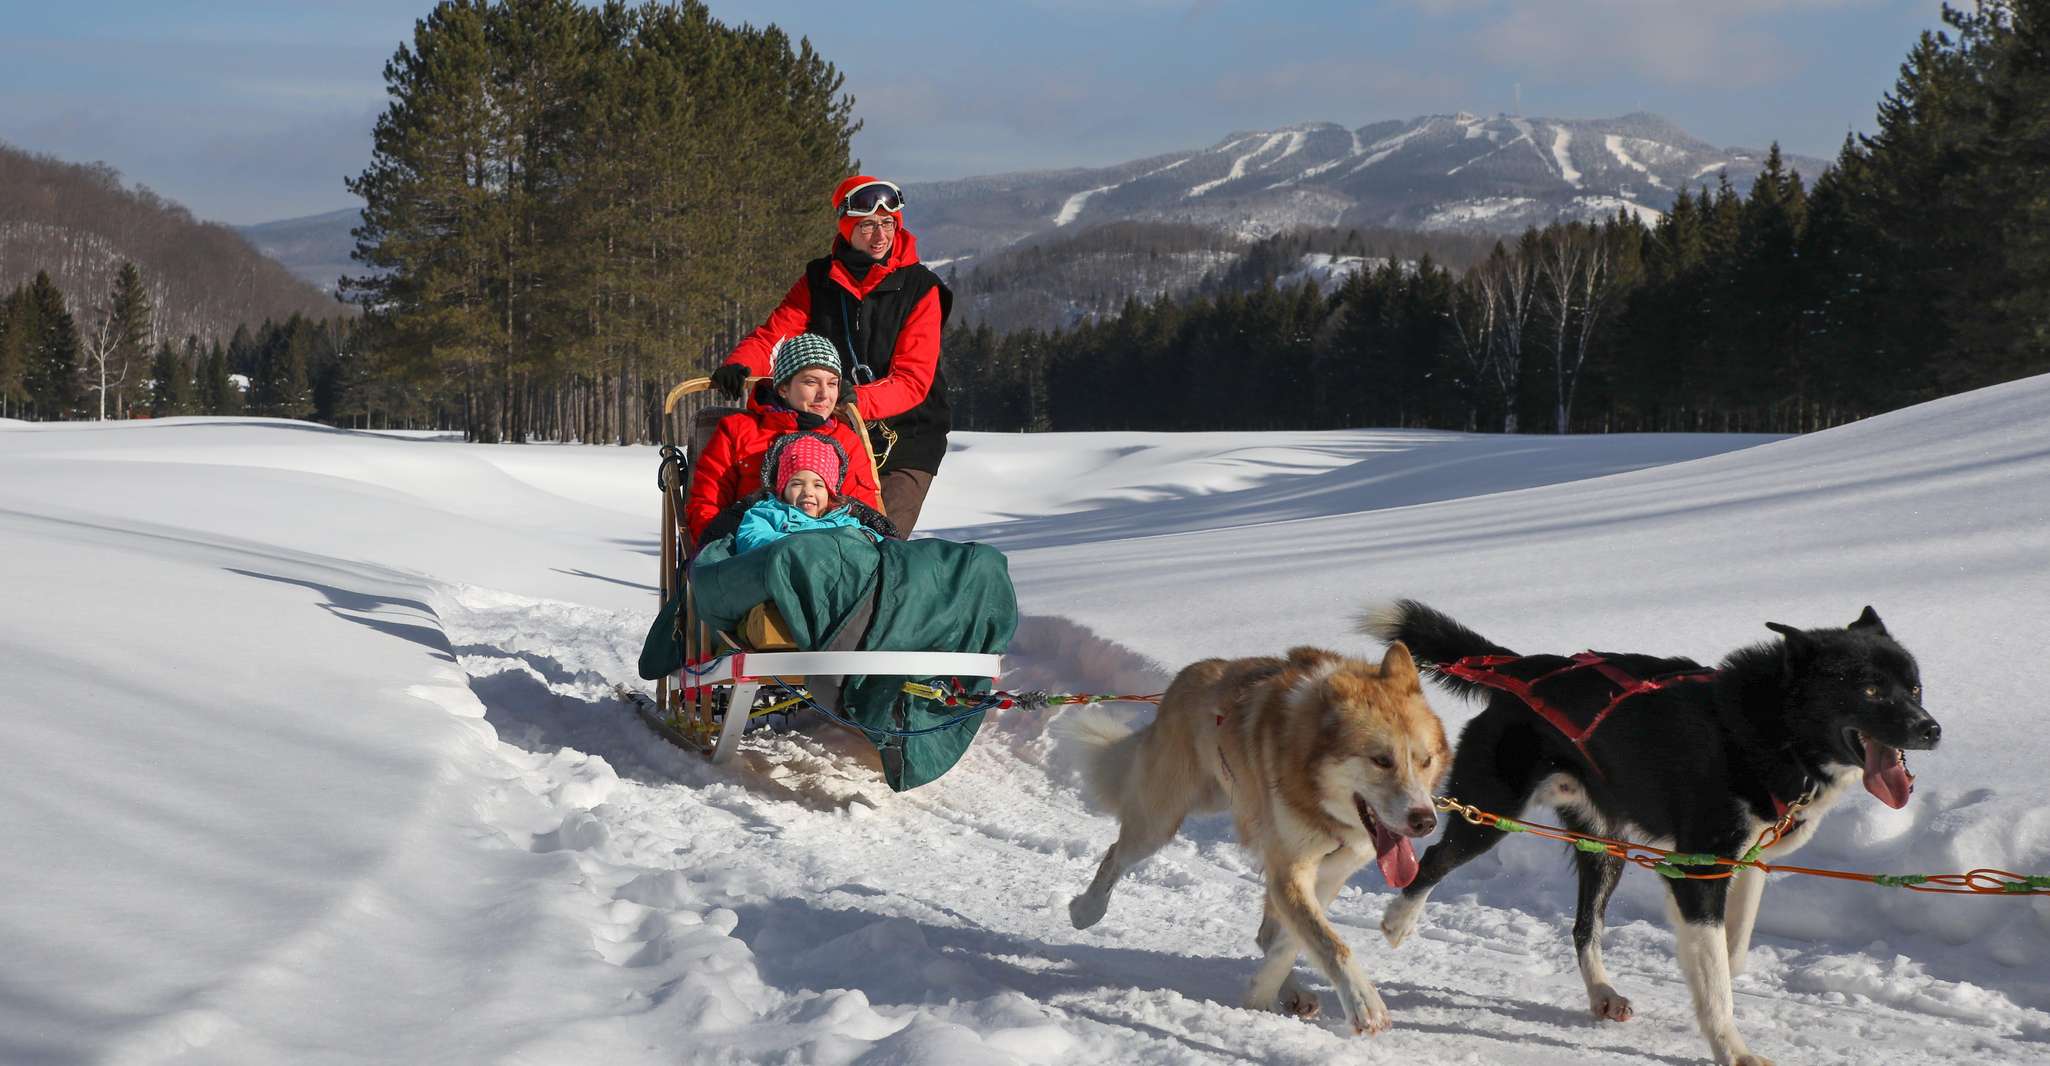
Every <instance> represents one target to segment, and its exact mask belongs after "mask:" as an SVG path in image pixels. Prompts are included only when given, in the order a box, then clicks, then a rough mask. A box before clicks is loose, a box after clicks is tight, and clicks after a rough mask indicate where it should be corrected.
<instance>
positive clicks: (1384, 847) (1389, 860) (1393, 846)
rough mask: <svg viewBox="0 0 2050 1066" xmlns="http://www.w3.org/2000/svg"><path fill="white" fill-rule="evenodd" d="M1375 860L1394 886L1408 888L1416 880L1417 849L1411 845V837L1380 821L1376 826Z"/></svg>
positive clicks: (1383, 875) (1389, 882)
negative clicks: (1389, 827) (1393, 829)
mask: <svg viewBox="0 0 2050 1066" xmlns="http://www.w3.org/2000/svg"><path fill="white" fill-rule="evenodd" d="M1374 861H1375V862H1377V863H1379V864H1380V865H1381V876H1382V877H1385V878H1387V879H1388V884H1389V885H1390V886H1392V887H1394V888H1408V887H1409V883H1410V882H1411V881H1414V880H1416V871H1417V864H1416V849H1414V848H1412V847H1410V846H1409V838H1408V837H1406V836H1403V835H1401V834H1400V833H1395V832H1392V831H1390V830H1389V829H1388V827H1386V826H1384V825H1381V824H1379V823H1376V824H1375V826H1374Z"/></svg>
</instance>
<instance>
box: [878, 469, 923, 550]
mask: <svg viewBox="0 0 2050 1066" xmlns="http://www.w3.org/2000/svg"><path fill="white" fill-rule="evenodd" d="M882 488H883V513H884V514H886V515H888V516H889V519H890V524H891V525H894V526H896V527H897V534H898V535H899V536H901V537H905V538H909V537H910V536H911V528H912V527H913V526H916V525H917V524H918V512H919V511H921V510H924V509H925V494H926V493H927V492H930V491H931V490H932V473H931V472H930V471H926V470H892V471H890V472H889V473H887V474H884V475H883V486H882Z"/></svg>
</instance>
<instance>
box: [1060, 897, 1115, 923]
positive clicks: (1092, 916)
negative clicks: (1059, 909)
mask: <svg viewBox="0 0 2050 1066" xmlns="http://www.w3.org/2000/svg"><path fill="white" fill-rule="evenodd" d="M1109 909H1110V900H1108V899H1104V898H1102V897H1100V896H1092V895H1089V894H1088V893H1086V892H1085V893H1083V894H1082V895H1079V896H1076V897H1075V898H1074V899H1071V900H1069V901H1068V920H1069V921H1071V922H1073V923H1075V928H1077V929H1087V928H1089V927H1090V926H1092V925H1095V924H1096V923H1097V922H1100V921H1102V920H1103V912H1104V911H1106V910H1109Z"/></svg>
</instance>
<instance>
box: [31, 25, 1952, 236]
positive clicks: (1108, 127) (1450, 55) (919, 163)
mask: <svg viewBox="0 0 2050 1066" xmlns="http://www.w3.org/2000/svg"><path fill="white" fill-rule="evenodd" d="M709 5H710V7H711V9H712V11H713V13H714V14H715V15H716V16H718V17H719V18H720V19H722V20H724V21H726V22H729V23H740V22H751V23H755V24H757V25H759V24H762V23H768V22H774V23H777V24H779V25H781V26H783V27H784V28H785V29H787V30H789V31H791V32H792V33H793V34H795V35H801V36H808V37H810V38H811V40H812V42H813V43H814V44H815V45H816V46H817V47H818V48H819V49H820V50H821V51H822V52H823V53H824V54H825V55H826V56H827V57H828V58H829V59H831V60H832V61H833V62H834V63H836V64H837V65H838V66H839V67H840V68H841V69H842V70H843V71H845V72H846V74H847V89H848V91H849V92H851V93H853V94H854V96H855V97H856V110H857V113H858V114H859V115H860V116H861V117H862V118H863V120H864V121H865V123H866V126H865V128H864V129H863V131H862V133H861V135H860V136H859V137H858V138H857V140H856V143H855V147H856V150H857V152H858V153H859V154H860V156H861V157H862V160H863V163H864V165H865V167H866V169H869V170H871V171H875V172H879V173H886V174H889V175H892V176H895V177H898V178H901V179H903V180H922V179H933V178H953V177H963V176H966V175H970V174H986V173H996V172H1001V171H1008V170H1037V169H1048V168H1058V167H1069V166H1093V165H1102V164H1108V163H1114V162H1120V161H1123V160H1126V159H1133V158H1138V157H1141V156H1146V155H1151V154H1155V153H1158V152H1164V151H1169V150H1172V149H1176V148H1185V147H1193V146H1198V145H1205V144H1209V143H1212V142H1214V141H1216V140H1218V139H1219V138H1221V137H1222V136H1223V135H1224V134H1226V133H1227V132H1230V131H1232V130H1235V129H1251V128H1260V127H1271V126H1279V125H1285V124H1288V123H1294V122H1306V121H1331V122H1340V123H1344V124H1346V125H1349V126H1357V125H1361V124H1363V123H1366V122H1370V121H1376V120H1380V119H1388V118H1409V117H1413V116H1415V115H1420V114H1427V113H1436V112H1451V111H1459V110H1466V111H1473V112H1477V113H1493V112H1496V111H1513V112H1517V113H1521V114H1525V115H1532V116H1543V117H1553V118H1591V117H1600V116H1607V115H1617V114H1622V113H1624V112H1628V111H1637V110H1645V111H1655V112H1658V113H1660V114H1663V115H1665V116H1667V117H1668V118H1671V119H1673V120H1674V121H1676V122H1678V123H1679V124H1680V125H1681V126H1682V127H1683V128H1685V129H1687V130H1689V131H1690V132H1692V133H1693V134H1695V135H1696V136H1698V137H1701V138H1702V139H1704V140H1707V141H1710V142H1713V143H1716V144H1719V145H1746V146H1763V145H1764V144H1766V143H1767V142H1769V141H1772V140H1778V141H1780V142H1781V143H1782V144H1783V145H1784V146H1785V147H1786V148H1787V149H1788V150H1789V151H1793V152H1798V153H1803V154H1808V155H1818V156H1829V155H1832V154H1834V152H1835V149H1836V146H1837V145H1838V144H1839V143H1840V142H1841V141H1842V140H1843V136H1844V134H1845V132H1846V131H1848V130H1854V129H1855V130H1869V129H1870V126H1871V122H1872V113H1873V108H1874V105H1875V104H1876V103H1877V102H1878V100H1879V96H1880V94H1881V93H1883V92H1885V91H1886V90H1887V89H1888V88H1889V87H1890V86H1891V85H1892V83H1893V79H1894V76H1895V73H1896V71H1897V69H1898V67H1899V65H1900V62H1901V59H1902V58H1903V57H1904V56H1905V55H1906V53H1907V50H1908V48H1909V46H1910V45H1911V44H1912V43H1913V41H1914V38H1915V35H1916V34H1917V33H1919V32H1920V31H1921V30H1922V29H1925V28H1931V27H1934V26H1936V25H1937V10H1938V8H1939V6H1940V5H1939V2H1938V0H1372V2H1353V3H1345V2H1337V0H1302V2H1288V0H1266V2H1259V0H1246V2H1240V0H1195V2H1190V0H1007V2H989V0H948V2H945V3H941V2H937V0H932V2H928V0H904V2H883V0H869V2H865V3H848V2H845V0H841V2H824V0H709ZM428 6H429V5H428V4H427V3H426V2H425V0H409V2H395V0H359V2H348V3H344V2H339V0H336V2H313V3H256V2H251V0H215V2H211V3H205V4H197V3H180V2H163V0H159V2H153V3H152V2H136V0H105V2H102V3H98V4H91V5H86V4H59V5H53V4H48V3H44V2H30V0H0V26H5V27H7V29H8V33H7V35H6V36H4V37H0V140H5V141H8V142H10V143H12V144H14V145H16V146H17V147H21V148H26V149H29V150H32V151H37V152H44V153H48V154H50V155H54V156H57V157H59V158H63V159H68V160H76V161H85V160H104V161H106V162H107V163H110V164H112V165H113V166H114V167H116V168H117V169H119V170H120V171H121V172H122V173H123V175H124V176H126V178H127V179H128V180H129V181H131V182H140V183H142V184H145V185H148V186H150V187H151V188H153V189H155V190H156V191H157V192H159V193H161V194H163V195H165V196H167V197H169V198H171V199H173V200H177V201H179V202H181V203H184V204H186V205H187V206H188V207H190V208H191V209H192V210H193V213H194V214H196V215H198V216H200V217H202V218H210V219H218V220H221V221H226V222H234V223H249V222H261V221H268V220H271V219H277V218H285V217H291V216H295V215H304V214H311V213H315V212H319V211H326V210H332V209H335V208H339V207H345V206H349V205H350V204H351V203H353V200H352V198H351V197H350V196H349V194H348V192H347V191H346V190H344V189H343V187H342V178H343V176H344V175H348V174H354V173H356V172H358V171H360V170H361V169H362V168H363V166H364V164H365V163H366V162H367V160H368V157H369V151H370V137H369V130H370V125H371V122H372V121H373V120H374V119H375V117H376V116H377V114H378V112H379V111H381V110H382V109H383V105H384V96H383V93H384V85H383V77H382V69H383V65H384V61H385V60H386V59H388V58H389V57H390V55H391V53H392V51H393V50H394V49H395V48H396V47H397V46H398V44H399V43H400V42H401V41H402V40H405V39H407V38H408V37H409V36H410V34H411V32H412V25H413V20H414V19H416V18H418V17H419V16H420V15H421V14H422V13H424V12H425V11H426V10H427V9H428ZM1519 101H1520V103H1519Z"/></svg>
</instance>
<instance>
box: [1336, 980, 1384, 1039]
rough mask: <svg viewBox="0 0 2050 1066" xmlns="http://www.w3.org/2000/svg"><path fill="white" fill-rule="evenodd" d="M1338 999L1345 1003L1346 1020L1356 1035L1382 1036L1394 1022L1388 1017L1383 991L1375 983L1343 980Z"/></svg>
mask: <svg viewBox="0 0 2050 1066" xmlns="http://www.w3.org/2000/svg"><path fill="white" fill-rule="evenodd" d="M1338 1001H1339V1002H1340V1003H1342V1004H1344V1005H1345V1020H1346V1021H1347V1022H1348V1023H1350V1024H1351V1025H1352V1031H1353V1034H1354V1035H1356V1036H1380V1035H1381V1034H1382V1033H1385V1032H1387V1031H1388V1028H1389V1026H1391V1025H1393V1024H1394V1022H1393V1021H1392V1020H1391V1019H1390V1018H1389V1017H1388V1005H1387V1004H1385V1003H1383V1002H1381V993H1379V992H1377V991H1375V990H1374V986H1373V985H1370V984H1355V983H1353V982H1351V981H1341V982H1339V985H1338Z"/></svg>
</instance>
